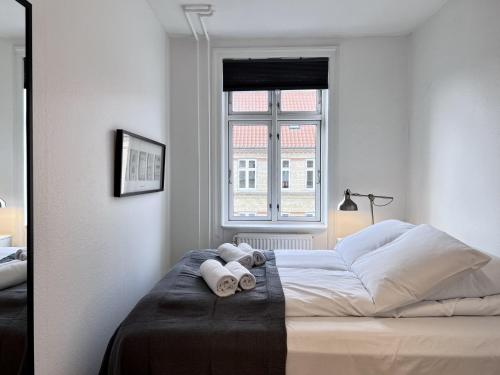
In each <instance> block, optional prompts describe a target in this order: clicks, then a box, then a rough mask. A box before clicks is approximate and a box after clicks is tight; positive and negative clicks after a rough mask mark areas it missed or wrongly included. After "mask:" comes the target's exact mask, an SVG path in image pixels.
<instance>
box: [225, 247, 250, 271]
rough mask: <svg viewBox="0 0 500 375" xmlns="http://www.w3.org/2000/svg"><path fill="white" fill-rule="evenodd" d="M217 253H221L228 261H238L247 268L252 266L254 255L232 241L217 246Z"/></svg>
mask: <svg viewBox="0 0 500 375" xmlns="http://www.w3.org/2000/svg"><path fill="white" fill-rule="evenodd" d="M217 255H219V256H220V257H221V258H222V259H224V260H225V261H226V262H232V261H235V262H238V263H240V264H241V265H242V266H244V267H246V268H252V265H253V257H252V255H251V254H248V253H247V252H245V251H243V250H241V249H240V248H238V247H236V246H234V245H233V244H230V243H224V244H222V245H220V246H219V247H218V248H217Z"/></svg>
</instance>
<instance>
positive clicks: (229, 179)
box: [221, 119, 272, 222]
mask: <svg viewBox="0 0 500 375" xmlns="http://www.w3.org/2000/svg"><path fill="white" fill-rule="evenodd" d="M256 124H258V125H267V132H268V133H270V132H271V121H269V120H265V121H262V120H259V121H253V120H246V119H244V120H238V119H236V120H234V121H233V120H231V121H228V125H226V130H227V134H228V136H227V142H228V143H227V157H226V158H225V163H227V164H226V165H227V167H225V169H223V170H224V174H225V176H226V177H225V178H224V183H225V189H221V190H224V191H225V192H226V194H227V195H226V198H225V199H227V205H225V207H226V209H227V214H226V215H227V216H226V218H227V220H228V221H230V222H238V221H241V222H248V221H263V222H269V221H270V220H271V219H272V215H271V207H269V205H268V206H267V215H266V216H245V219H242V218H241V216H239V215H234V205H233V203H234V187H233V184H236V186H237V187H238V188H237V189H236V190H237V191H241V192H248V193H257V171H256V173H255V189H240V188H239V165H237V170H236V171H233V168H234V166H233V164H232V163H233V160H234V152H233V147H232V145H233V138H232V136H233V131H232V127H233V125H238V126H245V125H247V126H255V125H256ZM271 150H272V149H271V142H270V141H268V143H267V186H268V187H269V186H271V173H270V171H271V164H272V160H271ZM238 160H241V159H238ZM245 160H255V168H256V170H257V159H253V158H245ZM271 193H272V192H271V189H269V188H268V191H267V201H268V202H269V201H270V200H271Z"/></svg>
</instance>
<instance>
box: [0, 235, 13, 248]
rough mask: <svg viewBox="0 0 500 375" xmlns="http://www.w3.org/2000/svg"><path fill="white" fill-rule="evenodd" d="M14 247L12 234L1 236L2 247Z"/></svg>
mask: <svg viewBox="0 0 500 375" xmlns="http://www.w3.org/2000/svg"><path fill="white" fill-rule="evenodd" d="M10 246H12V236H11V235H10V234H0V247H10Z"/></svg>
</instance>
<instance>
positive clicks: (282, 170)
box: [280, 159, 291, 190]
mask: <svg viewBox="0 0 500 375" xmlns="http://www.w3.org/2000/svg"><path fill="white" fill-rule="evenodd" d="M285 161H287V162H288V167H286V168H285V167H283V162H285ZM290 167H291V160H290V159H281V184H280V187H281V190H289V189H290V180H291V178H290V177H291V175H290V171H291V168H290ZM283 172H288V186H287V187H286V188H285V187H283Z"/></svg>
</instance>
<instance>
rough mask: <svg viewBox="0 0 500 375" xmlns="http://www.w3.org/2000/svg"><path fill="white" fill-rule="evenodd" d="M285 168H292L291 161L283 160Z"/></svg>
mask: <svg viewBox="0 0 500 375" xmlns="http://www.w3.org/2000/svg"><path fill="white" fill-rule="evenodd" d="M282 164H283V168H290V160H283V162H282Z"/></svg>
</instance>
